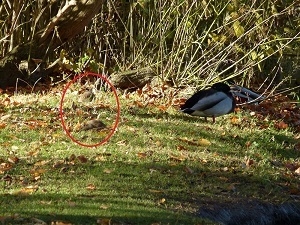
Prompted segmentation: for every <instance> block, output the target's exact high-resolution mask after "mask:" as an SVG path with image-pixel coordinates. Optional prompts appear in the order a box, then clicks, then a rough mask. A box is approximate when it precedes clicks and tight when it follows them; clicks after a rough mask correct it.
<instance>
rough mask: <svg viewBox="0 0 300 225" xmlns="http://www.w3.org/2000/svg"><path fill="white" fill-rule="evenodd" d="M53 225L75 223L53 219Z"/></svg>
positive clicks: (70, 224)
mask: <svg viewBox="0 0 300 225" xmlns="http://www.w3.org/2000/svg"><path fill="white" fill-rule="evenodd" d="M51 225H73V224H72V223H69V222H65V221H52V222H51Z"/></svg>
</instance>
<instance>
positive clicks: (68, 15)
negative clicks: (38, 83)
mask: <svg viewBox="0 0 300 225" xmlns="http://www.w3.org/2000/svg"><path fill="white" fill-rule="evenodd" d="M102 4H103V0H71V1H67V3H66V4H65V5H64V6H63V7H62V8H61V9H60V10H59V11H58V13H57V15H56V16H55V17H52V18H51V20H50V21H49V23H48V24H47V26H46V27H45V28H44V29H42V30H40V31H38V32H36V34H35V35H34V36H33V38H32V40H31V41H30V42H27V43H24V44H21V45H18V46H17V47H15V48H14V49H13V50H12V51H10V52H9V53H8V54H7V55H6V56H5V57H4V58H2V59H1V60H0V88H2V89H3V88H5V87H7V86H13V85H15V83H16V81H17V79H18V78H21V79H23V80H26V81H28V80H30V77H31V78H34V79H35V78H38V77H42V76H44V75H45V74H47V73H49V72H51V70H52V69H48V70H44V68H42V67H41V63H36V65H35V66H34V63H33V64H32V62H33V61H34V60H31V59H45V58H46V57H47V55H48V54H50V53H51V54H52V53H53V51H54V50H55V49H56V48H57V47H59V46H60V45H62V44H64V43H66V42H68V41H70V40H71V39H73V38H74V37H75V36H76V35H78V34H80V33H81V32H82V31H83V30H84V28H85V26H87V25H88V24H89V23H90V22H91V20H92V18H93V17H94V16H95V15H96V14H97V13H98V12H99V11H100V9H101V6H102ZM24 60H25V61H27V64H28V65H27V68H26V69H24V68H23V67H22V68H21V66H20V65H21V62H22V61H24ZM34 62H36V61H34ZM32 65H33V68H32V69H30V67H32ZM34 67H35V68H34Z"/></svg>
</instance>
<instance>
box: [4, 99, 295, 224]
mask: <svg viewBox="0 0 300 225" xmlns="http://www.w3.org/2000/svg"><path fill="white" fill-rule="evenodd" d="M53 98H58V99H59V95H49V98H45V99H46V100H43V101H42V102H40V101H37V102H36V104H35V105H30V106H28V107H27V108H28V109H27V110H25V108H26V107H25V105H26V103H25V104H24V103H19V104H15V105H14V104H9V105H8V106H6V107H4V109H3V110H2V111H1V116H3V115H8V114H9V115H10V117H9V118H8V119H6V120H4V121H3V123H4V124H5V127H2V128H1V129H0V146H1V149H2V153H1V156H0V162H1V163H2V164H1V166H2V167H3V166H11V168H8V169H7V170H4V169H1V170H0V171H1V176H2V177H3V179H2V181H1V182H2V186H3V188H2V189H1V196H2V197H1V200H0V201H1V205H6V206H7V207H5V208H3V207H1V208H0V215H3V216H12V215H15V217H14V218H12V219H11V220H13V221H14V222H16V221H19V223H20V224H22V223H23V224H24V223H25V222H28V221H29V222H28V223H29V224H31V222H30V221H31V220H30V218H38V219H41V220H43V221H46V222H47V223H51V222H53V221H59V220H64V221H68V222H70V223H72V224H96V223H97V221H98V222H99V221H100V220H101V219H103V220H105V219H107V220H110V219H111V221H113V224H154V223H160V224H199V223H200V224H201V223H204V224H207V223H205V222H203V221H202V220H201V219H199V218H197V217H196V215H195V214H194V213H195V212H196V211H197V210H198V209H199V204H201V203H205V202H206V201H209V200H211V199H214V200H218V201H220V202H222V201H227V200H228V199H231V201H234V200H235V199H241V198H245V199H252V198H255V199H260V200H265V201H271V202H282V201H285V200H287V199H289V197H290V189H291V188H293V187H294V186H296V185H298V184H299V181H298V180H297V179H296V178H295V177H294V176H293V174H292V172H291V171H290V170H289V169H287V168H286V167H285V166H284V165H285V164H286V163H289V164H292V163H297V161H298V159H297V157H299V152H297V151H295V150H294V149H293V146H294V143H295V139H294V134H293V132H292V131H291V130H289V129H285V130H275V129H274V128H273V127H272V125H270V126H268V127H267V128H260V127H259V126H256V124H258V122H259V121H257V119H256V118H255V117H251V116H250V115H249V114H248V113H247V112H240V113H238V114H236V115H226V116H224V117H220V118H217V122H216V123H215V124H212V123H211V121H208V122H205V121H204V119H202V118H196V117H190V116H186V115H183V114H181V113H180V112H178V110H177V109H176V108H173V107H170V108H168V109H167V112H165V111H163V110H161V109H160V108H158V107H156V106H155V105H151V104H150V105H147V106H145V107H141V106H140V105H139V104H137V103H135V101H136V99H134V100H131V98H129V99H128V98H124V97H122V96H121V97H120V100H121V105H122V107H121V110H122V113H121V120H120V124H119V127H118V129H117V132H116V133H115V135H114V136H113V137H112V138H111V139H110V140H109V142H108V143H107V144H105V145H103V146H100V147H98V148H85V147H81V146H79V145H77V144H75V143H73V142H72V141H71V139H70V138H68V137H67V136H66V135H65V133H64V131H63V129H62V128H61V124H60V120H59V115H58V110H57V107H58V106H57V102H58V101H57V100H55V99H53ZM15 102H17V100H15ZM51 102H52V103H53V104H51ZM160 104H161V103H160ZM233 117H236V118H235V119H234V120H233V119H232V118H233ZM90 133H92V131H91V132H88V133H87V134H90ZM14 157H16V158H17V159H15V158H14ZM274 162H279V164H278V165H275V163H274ZM22 218H23V219H22ZM7 221H8V219H7ZM99 223H100V222H99ZM100 224H101V223H100Z"/></svg>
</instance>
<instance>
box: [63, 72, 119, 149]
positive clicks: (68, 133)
mask: <svg viewBox="0 0 300 225" xmlns="http://www.w3.org/2000/svg"><path fill="white" fill-rule="evenodd" d="M87 76H95V77H99V78H100V79H102V80H103V81H104V82H106V83H107V84H108V85H109V86H110V88H111V90H112V91H113V93H114V96H115V98H116V103H117V114H116V120H115V123H114V126H113V128H112V129H111V132H110V133H109V134H108V135H107V136H106V137H105V138H104V139H103V140H102V141H101V142H99V143H96V144H86V143H82V142H80V141H78V140H77V139H75V138H74V137H73V136H72V134H71V133H70V131H69V130H68V129H67V127H66V124H65V121H64V112H63V104H64V99H65V95H66V92H67V90H68V89H69V87H70V86H71V85H72V84H74V83H75V82H76V81H77V80H78V79H80V78H82V77H87ZM59 115H60V120H61V124H62V127H63V129H64V131H65V132H66V133H67V135H68V137H69V138H71V140H72V141H74V142H75V143H77V144H79V145H81V146H84V147H97V146H100V145H102V144H104V143H106V142H107V141H108V140H109V139H110V138H111V137H112V135H113V134H114V133H115V131H116V129H117V126H118V123H119V120H120V102H119V98H118V95H117V91H116V88H115V87H114V86H113V85H112V83H111V82H110V81H109V80H108V79H107V78H106V77H105V76H103V75H101V74H97V73H91V72H85V73H84V74H80V75H78V76H76V77H74V79H73V80H71V81H70V82H69V83H68V84H67V86H66V87H65V89H64V90H63V93H62V96H61V101H60V107H59Z"/></svg>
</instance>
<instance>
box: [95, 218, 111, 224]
mask: <svg viewBox="0 0 300 225" xmlns="http://www.w3.org/2000/svg"><path fill="white" fill-rule="evenodd" d="M97 224H99V225H111V219H106V218H105V219H97Z"/></svg>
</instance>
